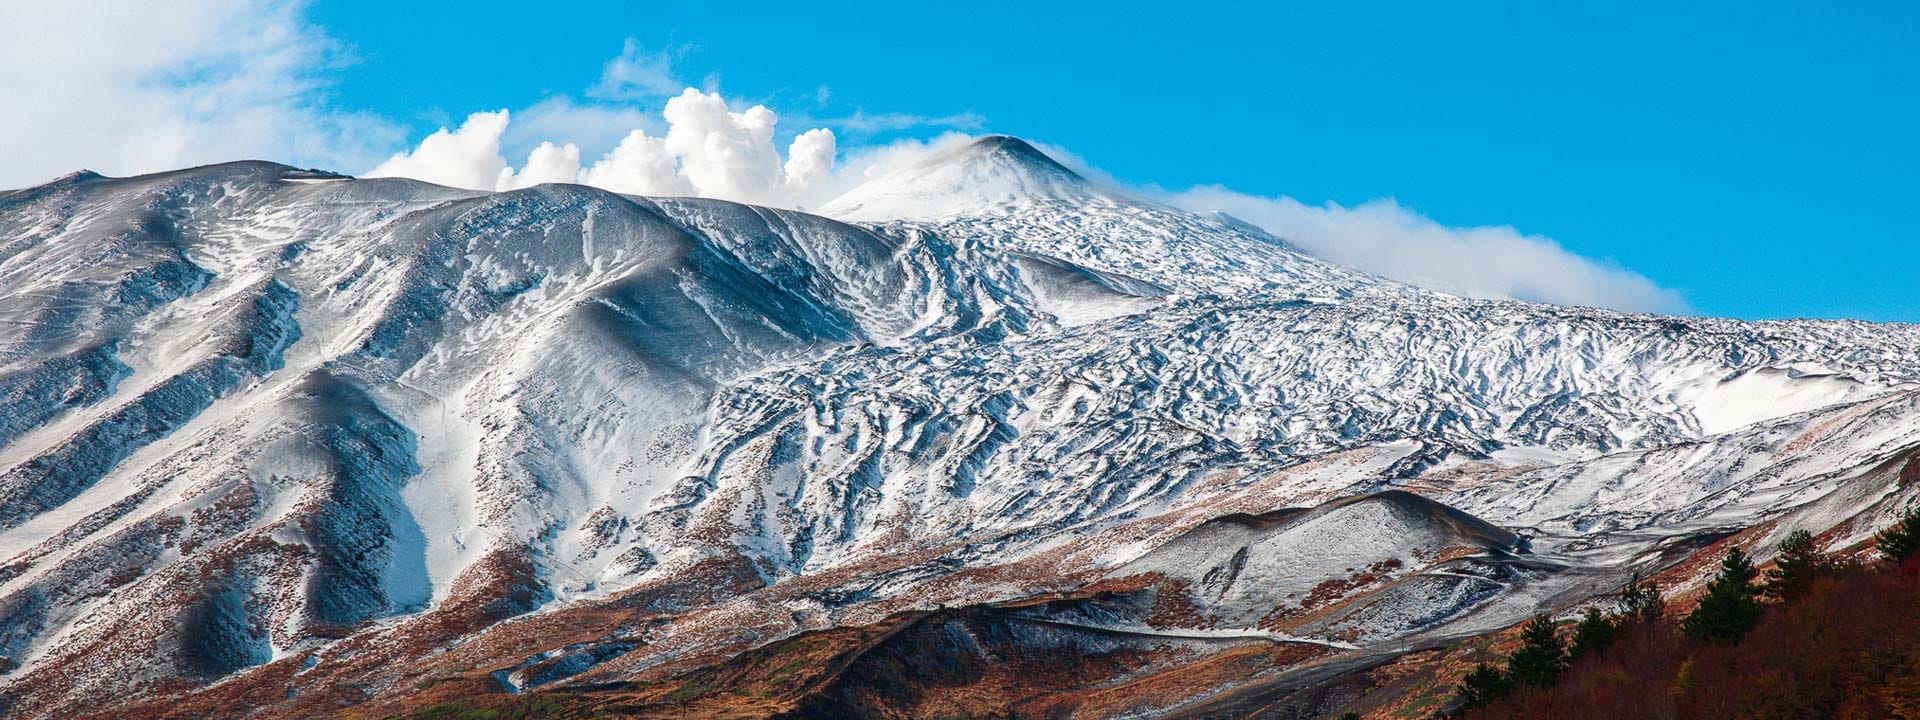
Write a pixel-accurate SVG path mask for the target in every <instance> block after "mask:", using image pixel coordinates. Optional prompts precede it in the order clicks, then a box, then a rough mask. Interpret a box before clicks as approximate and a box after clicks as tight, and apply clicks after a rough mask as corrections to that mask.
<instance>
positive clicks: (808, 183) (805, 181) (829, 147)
mask: <svg viewBox="0 0 1920 720" xmlns="http://www.w3.org/2000/svg"><path fill="white" fill-rule="evenodd" d="M836 151H837V148H836V147H835V142H834V138H833V131H832V130H828V129H826V128H814V129H812V130H808V131H806V132H803V133H800V134H799V135H796V136H794V138H793V144H792V145H789V146H788V147H787V164H786V167H785V168H784V169H785V171H786V184H787V189H788V193H789V194H790V195H795V196H799V195H803V194H805V193H806V191H807V190H808V189H810V188H812V187H813V186H814V185H815V184H817V183H819V182H821V181H823V180H824V179H825V178H826V177H827V175H828V174H829V173H832V172H833V156H834V155H835V154H836Z"/></svg>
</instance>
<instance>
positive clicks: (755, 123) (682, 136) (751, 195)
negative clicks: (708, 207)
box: [665, 88, 782, 204]
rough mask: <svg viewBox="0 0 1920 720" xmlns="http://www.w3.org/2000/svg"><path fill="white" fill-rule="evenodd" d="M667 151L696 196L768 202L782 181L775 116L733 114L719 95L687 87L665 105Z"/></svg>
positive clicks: (760, 108) (758, 110)
mask: <svg viewBox="0 0 1920 720" xmlns="http://www.w3.org/2000/svg"><path fill="white" fill-rule="evenodd" d="M665 115H666V117H667V150H668V151H670V152H672V153H673V154H674V157H677V158H679V159H680V172H681V174H683V175H686V176H687V179H688V180H689V181H691V182H692V183H693V186H694V187H695V188H697V189H699V191H700V194H701V195H703V196H706V197H718V198H727V199H730V200H738V201H740V202H747V203H755V204H768V203H770V202H773V201H774V200H775V198H776V195H777V193H778V191H779V189H780V183H781V180H782V177H781V170H780V156H779V153H778V152H777V151H776V150H774V147H773V125H774V123H775V122H777V121H778V119H779V118H778V117H777V116H775V115H774V114H773V111H772V110H768V109H767V108H766V106H764V105H755V106H753V107H750V108H747V109H746V111H745V112H737V113H736V112H733V111H731V110H729V109H728V108H727V102H726V100H724V99H722V98H721V97H720V94H719V93H717V92H716V93H703V92H700V91H699V90H695V89H693V88H687V89H686V91H685V92H682V93H680V95H678V96H676V97H674V98H673V99H672V100H668V101H667V109H666V112H665Z"/></svg>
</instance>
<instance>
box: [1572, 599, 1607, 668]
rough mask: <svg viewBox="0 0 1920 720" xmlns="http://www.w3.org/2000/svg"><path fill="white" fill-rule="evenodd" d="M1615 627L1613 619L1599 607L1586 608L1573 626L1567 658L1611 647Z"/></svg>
mask: <svg viewBox="0 0 1920 720" xmlns="http://www.w3.org/2000/svg"><path fill="white" fill-rule="evenodd" d="M1617 629H1618V628H1617V627H1616V626H1615V625H1614V619H1613V618H1611V617H1608V616H1607V614H1606V613H1603V612H1600V608H1597V607H1589V608H1587V612H1586V614H1584V615H1582V616H1581V617H1580V624H1579V625H1576V626H1574V628H1573V645H1572V646H1571V647H1570V648H1568V649H1567V659H1569V660H1572V659H1573V658H1578V657H1583V656H1586V655H1590V654H1593V653H1597V652H1600V651H1602V650H1605V649H1607V648H1608V647H1611V646H1612V645H1613V637H1614V634H1615V631H1616V630H1617Z"/></svg>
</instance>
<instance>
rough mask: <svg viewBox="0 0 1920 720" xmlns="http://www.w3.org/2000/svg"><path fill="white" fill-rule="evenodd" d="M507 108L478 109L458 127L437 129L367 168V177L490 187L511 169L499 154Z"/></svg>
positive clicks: (459, 186)
mask: <svg viewBox="0 0 1920 720" xmlns="http://www.w3.org/2000/svg"><path fill="white" fill-rule="evenodd" d="M506 129H507V111H505V110H498V111H494V112H477V113H474V114H472V115H468V116H467V120H466V122H464V123H461V124H460V128H459V129H457V130H448V129H447V128H444V127H442V128H440V129H439V130H437V131H435V132H434V133H433V134H432V135H428V136H427V139H425V140H422V141H420V146H419V147H416V148H414V149H413V150H411V151H408V152H402V153H398V154H396V155H394V156H393V157H391V158H388V159H387V161H386V162H383V163H380V165H379V166H378V167H375V168H374V169H372V170H370V171H368V172H367V173H366V176H367V177H409V178H413V179H415V180H425V181H427V182H430V183H437V184H440V185H447V186H450V187H458V188H467V189H470V190H492V189H494V185H495V184H497V183H498V182H499V181H500V177H501V173H503V172H510V171H509V170H508V168H507V161H506V159H505V158H503V157H501V156H500V134H501V133H503V132H506Z"/></svg>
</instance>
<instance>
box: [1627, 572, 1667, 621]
mask: <svg viewBox="0 0 1920 720" xmlns="http://www.w3.org/2000/svg"><path fill="white" fill-rule="evenodd" d="M1666 612H1667V601H1666V599H1665V598H1662V597H1661V596H1660V585H1659V583H1655V582H1653V581H1647V582H1641V581H1640V575H1639V574H1638V573H1636V574H1634V576H1633V582H1630V583H1627V586H1626V587H1624V588H1621V590H1620V619H1619V621H1618V622H1617V623H1616V625H1618V626H1620V627H1627V626H1630V625H1651V624H1653V623H1656V622H1659V621H1660V616H1661V615H1663V614H1665V613H1666Z"/></svg>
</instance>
